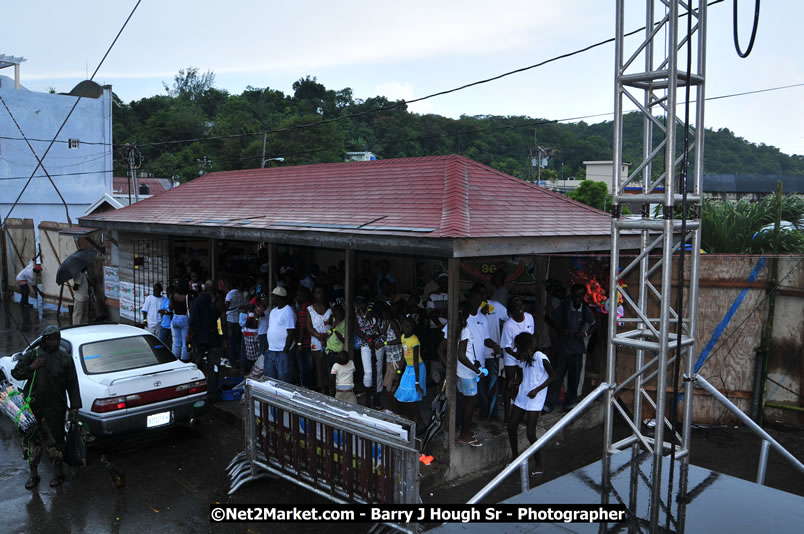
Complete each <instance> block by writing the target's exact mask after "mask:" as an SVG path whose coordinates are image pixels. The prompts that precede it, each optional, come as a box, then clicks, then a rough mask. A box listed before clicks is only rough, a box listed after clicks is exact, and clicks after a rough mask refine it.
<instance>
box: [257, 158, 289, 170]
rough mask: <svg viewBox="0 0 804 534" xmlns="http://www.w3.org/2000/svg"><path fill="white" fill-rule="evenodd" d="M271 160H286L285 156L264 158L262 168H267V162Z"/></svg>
mask: <svg viewBox="0 0 804 534" xmlns="http://www.w3.org/2000/svg"><path fill="white" fill-rule="evenodd" d="M269 161H285V158H268V159H264V160H262V168H263V169H264V168H265V164H266V163H267V162H269Z"/></svg>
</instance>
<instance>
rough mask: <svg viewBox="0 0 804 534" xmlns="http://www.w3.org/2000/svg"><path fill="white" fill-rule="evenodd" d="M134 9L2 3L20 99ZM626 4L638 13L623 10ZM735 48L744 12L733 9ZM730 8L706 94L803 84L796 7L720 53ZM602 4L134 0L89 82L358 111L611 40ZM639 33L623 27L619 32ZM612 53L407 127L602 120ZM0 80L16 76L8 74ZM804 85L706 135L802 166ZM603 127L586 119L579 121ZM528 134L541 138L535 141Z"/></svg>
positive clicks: (98, 49)
mask: <svg viewBox="0 0 804 534" xmlns="http://www.w3.org/2000/svg"><path fill="white" fill-rule="evenodd" d="M134 3H135V0H117V1H114V2H110V1H109V0H104V1H97V0H82V1H79V2H55V1H33V0H32V1H29V2H4V4H3V6H2V17H3V21H2V23H0V54H8V55H16V56H23V57H25V58H27V60H28V61H27V62H25V63H23V65H22V80H23V85H25V86H26V87H27V88H28V89H31V90H36V91H45V90H47V89H48V88H49V87H55V88H56V90H57V91H60V92H61V91H69V90H70V89H71V88H72V87H73V86H74V85H75V84H76V83H78V82H79V81H81V80H82V79H85V78H86V77H87V73H89V74H90V75H91V73H92V71H93V70H94V69H95V67H96V66H97V64H98V62H99V61H100V59H101V57H102V55H103V53H104V52H105V50H106V49H107V47H108V46H109V44H110V43H111V41H112V39H113V38H114V36H115V35H116V33H117V31H118V30H119V29H120V26H121V25H122V23H123V21H124V20H125V18H126V17H127V16H128V14H129V12H130V10H131V8H132V7H133V5H134ZM627 3H629V4H633V5H643V4H644V2H642V1H638V0H629V1H628V2H627ZM740 5H741V11H740V26H741V38H742V43H743V47H745V46H746V44H747V42H748V36H749V34H750V24H751V18H752V15H753V5H754V2H753V1H752V0H740ZM731 6H732V1H731V0H728V1H726V2H723V3H720V4H718V5H715V6H712V7H711V8H710V9H709V38H708V47H707V52H708V59H707V71H706V94H707V96H710V97H712V96H719V95H725V94H732V93H739V92H744V91H753V90H759V89H765V88H770V87H777V86H784V85H791V84H799V83H804V60H802V51H804V38H803V37H802V30H801V21H802V20H804V2H802V1H799V0H773V1H771V2H763V3H762V13H761V17H760V23H759V32H758V36H757V42H756V45H755V47H754V51H753V53H752V54H751V56H750V57H749V58H748V59H740V58H738V57H737V55H736V53H735V51H734V45H733V42H732V31H731V25H732V11H731V10H732V7H731ZM614 13H615V10H614V1H613V0H561V1H558V0H530V1H526V0H497V1H494V2H491V1H489V0H481V1H475V0H461V1H446V0H429V1H418V0H408V1H406V2H387V1H386V2H382V1H379V2H378V1H376V0H375V1H371V2H367V1H363V0H353V1H351V2H331V1H330V2H324V1H302V0H298V1H262V2H258V1H248V0H228V1H226V2H218V1H216V2H213V1H211V0H195V1H189V0H169V1H165V0H162V1H159V2H157V1H154V0H143V1H142V3H141V5H140V6H139V8H138V10H137V12H136V13H135V14H134V16H133V18H132V19H131V22H130V23H129V25H128V27H127V28H126V30H125V31H124V32H123V34H122V36H121V37H120V40H119V41H118V42H117V44H116V45H115V47H114V49H113V50H112V52H111V54H110V55H109V57H108V58H107V60H106V62H105V63H104V65H103V67H102V68H101V70H100V71H99V73H98V75H97V77H96V81H98V82H99V83H102V84H107V83H108V84H111V85H112V86H113V88H114V91H115V92H116V93H117V94H118V95H119V96H120V97H121V98H122V99H123V100H124V101H127V102H128V101H130V100H136V99H139V98H142V97H145V96H151V95H154V94H156V93H160V92H162V91H163V88H162V82H163V81H165V82H168V83H170V81H171V80H172V77H173V75H174V74H175V73H176V72H177V71H178V70H179V69H181V68H185V67H188V66H195V67H198V68H200V69H201V70H204V71H205V70H211V71H213V72H214V73H215V75H216V86H217V87H218V88H222V89H226V90H228V91H230V92H231V93H240V92H241V91H243V89H244V88H245V87H246V86H248V85H251V86H254V87H271V88H274V89H279V90H281V91H284V92H285V93H291V92H292V90H291V85H292V84H293V82H294V81H296V80H298V79H299V78H301V77H303V76H305V75H308V74H309V75H311V76H316V77H317V78H318V81H319V82H321V83H323V84H324V85H325V86H326V87H327V88H329V89H341V88H344V87H351V88H352V89H353V91H354V95H355V97H357V98H368V97H371V96H375V95H378V94H381V95H384V96H387V97H388V98H391V99H398V98H405V99H411V98H416V97H420V96H424V95H427V94H430V93H434V92H437V91H441V90H444V89H449V88H452V87H456V86H459V85H462V84H465V83H470V82H473V81H476V80H479V79H483V78H487V77H491V76H494V75H497V74H500V73H503V72H506V71H510V70H514V69H517V68H520V67H524V66H527V65H531V64H534V63H538V62H540V61H543V60H545V59H548V58H550V57H553V56H556V55H559V54H563V53H567V52H570V51H573V50H576V49H579V48H582V47H584V46H587V45H589V44H592V43H594V42H597V41H600V40H604V39H607V38H610V37H612V36H613V35H614ZM643 23H644V21H643V20H641V17H634V18H633V19H629V20H627V21H626V27H627V28H628V29H636V28H638V27H640V26H642V24H643ZM613 70H614V45H613V44H609V45H605V46H603V47H600V48H597V49H595V50H593V51H590V52H586V53H583V54H580V55H578V56H575V57H572V58H569V59H566V60H562V61H559V62H557V63H554V64H551V65H548V66H546V67H542V68H537V69H533V70H530V71H528V72H525V73H522V74H517V75H513V76H510V77H508V78H504V79H502V80H499V81H496V82H492V83H489V84H486V85H482V86H479V87H474V88H470V89H467V90H464V91H460V92H458V93H454V94H450V95H445V96H440V97H436V98H433V99H430V100H427V101H424V102H421V103H419V104H414V105H412V106H411V110H412V111H414V112H418V113H437V114H440V115H445V116H449V117H456V118H457V117H459V116H460V115H461V114H467V115H480V114H493V115H527V116H530V117H539V118H548V119H564V118H570V117H577V116H583V115H592V114H597V113H607V112H611V111H612V109H613V96H612V95H613V81H612V80H613ZM0 74H4V75H6V76H13V70H12V69H4V70H0ZM802 102H804V86H801V87H796V88H792V89H785V90H780V91H773V92H767V93H762V94H758V95H752V96H742V97H736V98H727V99H722V100H714V101H711V102H708V103H707V104H706V121H705V122H706V126H707V127H710V128H715V129H718V128H729V129H730V130H732V131H734V132H735V133H736V134H737V135H739V136H741V137H744V138H746V139H747V140H749V141H751V142H755V143H765V144H769V145H774V146H777V147H779V148H780V149H781V150H782V151H783V152H785V153H788V154H794V153H797V154H804V126H802V125H804V104H802ZM610 118H611V117H600V118H597V119H587V122H598V121H601V120H610ZM537 135H538V132H537Z"/></svg>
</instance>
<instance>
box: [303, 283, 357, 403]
mask: <svg viewBox="0 0 804 534" xmlns="http://www.w3.org/2000/svg"><path fill="white" fill-rule="evenodd" d="M307 313H308V314H309V315H310V320H309V321H307V331H308V332H310V352H312V353H313V364H314V365H315V376H316V386H318V390H319V391H320V392H321V393H323V394H324V395H328V394H330V393H331V392H330V391H328V390H329V380H328V379H327V370H328V369H327V368H328V367H329V365H327V364H328V362H327V361H326V355H325V354H324V348H325V347H326V346H327V337H328V335H329V334H328V331H329V327H328V326H327V321H329V320H330V318H331V317H332V310H331V309H330V308H329V305H328V304H327V292H326V291H325V290H324V286H322V285H321V284H316V285H314V286H313V303H312V304H310V305H309V306H307ZM352 365H354V364H352Z"/></svg>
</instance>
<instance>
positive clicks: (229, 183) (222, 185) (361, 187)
mask: <svg viewBox="0 0 804 534" xmlns="http://www.w3.org/2000/svg"><path fill="white" fill-rule="evenodd" d="M81 220H82V221H84V222H90V221H93V222H97V223H101V222H103V221H108V222H120V223H143V224H145V223H147V224H168V225H189V226H230V227H242V228H248V229H269V228H270V229H272V230H288V231H294V230H305V231H320V232H344V233H350V234H365V233H369V234H374V235H405V236H414V237H434V238H444V237H446V238H479V237H527V236H533V237H539V236H544V237H547V236H551V237H552V236H562V235H566V236H593V235H594V236H601V235H610V233H611V218H610V216H609V214H607V213H605V212H602V211H599V210H596V209H594V208H591V207H589V206H586V205H585V204H581V203H579V202H575V201H573V200H570V199H568V198H566V197H564V196H562V195H559V194H558V193H554V192H552V191H549V190H547V189H544V188H542V187H538V186H536V185H533V184H530V183H526V182H523V181H522V180H519V179H516V178H514V177H512V176H509V175H507V174H504V173H502V172H499V171H497V170H494V169H492V168H490V167H487V166H485V165H482V164H480V163H477V162H475V161H472V160H470V159H467V158H465V157H462V156H455V155H452V156H430V157H422V158H405V159H388V160H377V161H361V162H347V163H326V164H318V165H305V166H298V167H273V168H268V169H248V170H241V171H228V172H217V173H210V174H208V175H206V176H203V177H201V178H196V179H195V180H193V181H191V182H187V183H186V184H183V185H181V186H180V187H177V188H174V189H171V190H168V191H166V192H164V193H162V194H160V195H158V196H154V197H151V198H148V199H145V200H143V201H141V202H139V203H136V204H133V205H131V206H127V207H124V208H121V209H118V210H114V211H111V212H105V213H99V214H95V215H90V216H87V217H83V218H82V219H81ZM97 223H96V224H92V226H103V225H102V224H97Z"/></svg>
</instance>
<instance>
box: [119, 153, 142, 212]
mask: <svg viewBox="0 0 804 534" xmlns="http://www.w3.org/2000/svg"><path fill="white" fill-rule="evenodd" d="M120 157H121V159H122V160H123V164H124V165H126V166H128V172H129V174H128V176H129V183H128V204H129V205H131V188H132V186H133V188H134V202H139V201H140V188H139V187H138V186H137V169H139V168H140V167H141V166H142V153H141V152H140V151H139V149H138V148H137V145H135V144H127V145H123V147H122V148H121V149H120Z"/></svg>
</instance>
